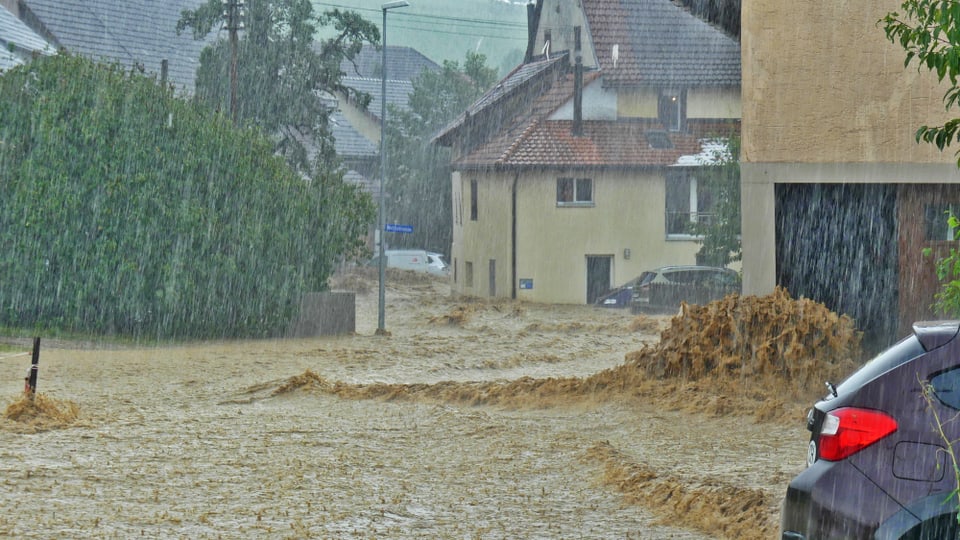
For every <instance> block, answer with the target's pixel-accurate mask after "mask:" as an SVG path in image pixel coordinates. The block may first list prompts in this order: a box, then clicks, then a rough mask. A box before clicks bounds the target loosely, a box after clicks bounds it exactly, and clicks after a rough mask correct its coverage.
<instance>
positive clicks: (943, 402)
mask: <svg viewBox="0 0 960 540" xmlns="http://www.w3.org/2000/svg"><path fill="white" fill-rule="evenodd" d="M958 331H960V322H958V321H948V322H941V321H938V322H930V323H916V324H915V325H914V326H913V334H912V335H910V336H909V337H907V338H904V339H903V340H901V341H899V342H898V343H896V344H894V345H893V346H892V347H890V348H889V349H887V350H886V351H884V352H882V353H880V354H879V355H878V356H877V357H875V358H874V359H872V360H871V361H869V362H868V363H867V364H865V365H864V366H863V367H862V368H860V369H859V370H857V371H856V372H855V373H853V375H851V376H850V377H849V378H848V379H847V380H845V381H844V382H843V384H840V385H837V386H834V385H833V384H831V383H827V389H828V393H827V396H826V397H824V398H823V399H822V400H821V401H818V402H817V403H816V404H815V405H814V406H813V409H811V410H810V413H809V414H808V416H807V429H809V430H810V431H811V437H810V443H809V446H808V450H807V465H808V467H807V468H806V469H805V470H804V471H803V472H802V473H800V474H799V475H798V476H797V477H795V478H794V479H793V481H791V482H790V485H789V487H788V488H787V495H786V498H785V499H784V502H783V508H782V513H781V522H780V525H781V539H782V540H802V539H807V540H812V539H828V538H829V539H832V538H853V539H860V538H874V539H904V540H905V539H910V540H914V539H955V538H957V534H958V530H960V529H958V526H957V506H958V498H957V494H956V493H954V490H956V489H957V478H956V476H955V474H954V463H953V461H952V460H951V457H950V453H949V452H948V451H949V450H950V447H951V443H948V442H947V441H952V442H953V444H960V443H958V442H957V441H958V439H960V339H957V333H958ZM924 388H927V389H928V392H927V393H926V394H925V393H924ZM925 396H928V397H929V400H928V398H927V397H925ZM935 415H936V416H935ZM937 417H939V422H938V421H937ZM940 426H942V429H943V433H941V432H940ZM957 450H960V448H958V449H957Z"/></svg>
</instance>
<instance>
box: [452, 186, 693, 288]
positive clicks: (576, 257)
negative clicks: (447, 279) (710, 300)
mask: <svg viewBox="0 0 960 540" xmlns="http://www.w3.org/2000/svg"><path fill="white" fill-rule="evenodd" d="M454 176H455V178H458V177H459V178H460V179H459V180H457V179H455V180H454V183H455V186H454V187H455V189H457V185H456V184H459V189H462V190H463V191H462V193H463V195H462V198H463V202H464V214H465V218H464V221H463V225H462V227H461V226H459V225H458V224H457V221H456V219H454V246H453V250H452V251H453V255H452V258H454V259H456V260H457V264H458V265H459V267H458V269H457V281H456V282H455V283H454V285H453V287H454V290H455V291H456V292H458V293H461V294H470V295H478V296H488V295H489V271H488V270H489V260H490V259H495V260H496V282H497V283H496V291H495V293H496V296H498V297H510V295H511V294H512V291H513V287H512V286H513V285H514V284H513V283H512V282H511V280H512V275H511V245H510V244H511V238H512V236H511V223H512V218H511V215H510V210H511V208H512V203H511V191H512V186H513V181H514V175H513V174H512V173H511V174H503V173H486V174H484V175H482V176H478V177H477V178H478V180H479V181H478V187H479V201H478V202H479V205H478V220H477V221H476V222H470V221H469V220H468V219H467V218H468V217H469V207H468V204H469V189H470V188H469V178H470V177H471V176H470V174H468V173H460V174H459V175H454ZM560 176H572V177H590V178H592V179H593V191H594V193H593V198H594V205H593V206H590V207H558V206H557V202H556V194H557V187H556V181H557V178H558V177H560ZM516 180H517V220H516V222H517V236H516V238H517V279H518V281H519V280H532V284H533V287H532V288H531V289H521V288H519V283H518V284H517V285H518V287H517V291H516V292H517V298H518V299H522V300H527V301H534V302H548V303H569V304H582V303H585V302H586V300H587V262H586V261H587V259H586V258H587V256H611V257H612V261H613V264H612V271H611V273H612V276H611V286H613V285H620V284H622V283H624V282H626V281H628V280H629V279H632V278H634V277H636V276H638V275H639V274H640V273H641V272H643V271H644V270H648V269H650V268H654V267H657V266H662V265H665V264H693V263H694V262H695V260H696V256H695V255H696V252H697V250H698V249H699V245H698V244H697V243H696V242H695V241H692V240H679V241H668V240H666V230H665V223H664V213H663V208H664V204H665V186H664V178H663V175H662V173H660V172H640V173H626V172H621V171H607V172H602V173H600V172H583V171H580V172H575V171H563V172H542V171H541V172H523V173H520V174H519V176H516ZM456 198H457V195H456V194H455V195H454V199H456ZM644 206H646V207H647V208H649V209H650V210H649V211H638V208H642V207H644ZM458 228H460V229H461V230H459V231H458V230H457V229H458ZM624 250H629V251H630V253H629V258H625V257H624ZM467 261H470V262H472V263H473V286H472V287H471V286H469V285H468V284H467V283H466V282H465V276H464V273H463V272H464V269H465V263H466V262H467Z"/></svg>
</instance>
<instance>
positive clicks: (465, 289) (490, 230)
mask: <svg viewBox="0 0 960 540" xmlns="http://www.w3.org/2000/svg"><path fill="white" fill-rule="evenodd" d="M472 179H477V180H478V181H477V220H476V221H471V220H470V181H471V180H472ZM510 184H511V177H509V176H507V175H503V174H488V173H475V172H472V171H466V172H460V173H454V186H453V187H454V199H455V200H456V199H457V197H458V195H459V197H460V198H462V201H463V203H462V209H463V213H462V219H461V223H460V225H458V224H457V222H456V217H455V218H454V220H455V221H454V241H453V248H452V252H453V253H452V257H456V258H457V265H458V268H457V281H456V283H454V284H453V289H454V291H456V292H458V293H460V294H466V295H473V296H484V297H486V296H489V261H490V259H494V260H496V261H497V262H496V266H497V268H496V271H497V286H496V288H497V296H507V297H508V296H510V288H509V286H510V208H511V206H510ZM454 211H455V212H456V211H457V209H456V208H455V209H454ZM455 216H456V214H455ZM467 262H472V263H473V285H472V286H471V285H470V284H468V283H467V281H466V279H465V278H466V275H465V272H464V269H465V268H466V263H467Z"/></svg>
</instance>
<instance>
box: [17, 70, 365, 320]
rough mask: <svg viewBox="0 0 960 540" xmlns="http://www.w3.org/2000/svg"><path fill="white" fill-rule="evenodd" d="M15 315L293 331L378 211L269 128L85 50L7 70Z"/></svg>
mask: <svg viewBox="0 0 960 540" xmlns="http://www.w3.org/2000/svg"><path fill="white" fill-rule="evenodd" d="M0 95H2V96H4V97H3V98H2V99H0V325H6V326H14V327H35V328H57V329H62V330H68V331H78V332H89V333H97V334H119V335H132V336H144V337H152V338H154V337H155V338H171V337H176V338H206V337H235V336H249V337H262V336H273V335H278V334H280V333H282V332H283V331H284V329H285V328H286V326H287V325H288V323H289V320H290V318H291V316H292V315H293V313H294V310H295V308H296V306H297V305H298V303H299V299H300V296H301V294H302V293H303V292H306V291H314V290H323V289H324V288H325V284H326V280H327V277H328V276H329V275H330V273H331V272H332V270H333V268H334V265H335V264H336V262H337V261H338V260H340V258H341V257H342V256H344V255H346V254H350V253H351V252H352V251H353V250H356V249H359V248H360V246H361V243H362V235H363V234H364V233H365V232H366V227H367V224H368V223H370V222H372V220H373V217H374V213H373V205H372V204H371V202H370V200H369V197H368V196H366V195H363V194H361V193H360V192H359V191H358V190H357V189H356V188H355V187H353V186H350V185H347V184H344V183H343V182H342V178H341V176H340V174H339V173H336V174H328V175H326V176H324V177H321V178H314V179H312V180H306V179H304V178H303V177H301V176H300V175H298V174H296V173H294V172H293V171H292V170H291V169H290V168H289V167H288V166H287V165H286V164H285V163H284V161H283V159H282V158H280V157H278V156H276V155H275V154H274V150H273V145H272V143H271V141H270V140H269V139H268V138H266V137H265V136H264V135H263V134H262V133H260V132H258V131H257V130H255V129H248V128H245V129H237V128H235V127H234V126H233V124H232V123H231V122H230V120H229V119H228V118H227V117H226V116H224V115H221V114H218V113H215V112H212V111H209V110H206V109H204V108H203V107H201V106H200V105H197V104H195V103H193V102H190V101H187V100H184V99H180V98H178V97H176V96H174V94H173V91H172V90H171V89H170V88H167V87H165V86H164V85H161V84H158V83H157V82H156V80H155V79H153V78H147V77H143V76H142V75H139V74H132V73H127V72H126V71H125V70H124V69H122V68H120V67H119V66H106V65H101V64H96V63H93V62H91V61H89V60H85V59H82V58H79V57H73V56H68V55H64V54H61V55H57V56H54V57H50V58H40V59H37V60H35V61H33V62H32V63H31V64H29V65H27V66H21V67H18V68H16V69H13V70H11V71H9V72H7V73H4V74H3V75H2V76H0Z"/></svg>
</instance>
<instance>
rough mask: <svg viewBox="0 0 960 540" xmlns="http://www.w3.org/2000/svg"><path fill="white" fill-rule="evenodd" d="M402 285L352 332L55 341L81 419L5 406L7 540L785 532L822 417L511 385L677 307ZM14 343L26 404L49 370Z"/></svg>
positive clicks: (13, 392) (2, 355)
mask: <svg viewBox="0 0 960 540" xmlns="http://www.w3.org/2000/svg"><path fill="white" fill-rule="evenodd" d="M395 279H397V281H398V282H397V283H391V286H390V288H389V289H388V296H387V298H388V305H387V311H386V316H387V319H386V320H387V325H386V326H387V329H388V330H389V331H390V335H389V336H375V335H374V330H375V328H376V320H377V307H376V301H377V300H376V297H377V294H376V291H375V290H372V289H371V288H370V287H369V283H367V284H366V285H365V286H357V287H356V288H357V290H358V291H359V294H358V296H357V332H356V334H355V335H352V336H344V337H329V338H314V339H298V340H264V341H231V342H216V343H197V344H186V345H185V344H179V345H173V346H159V347H128V348H124V347H117V346H116V345H110V346H107V345H97V344H89V343H87V344H80V343H74V342H62V341H61V342H57V341H45V342H44V347H43V348H42V351H41V359H40V371H39V384H38V390H39V392H40V393H41V394H42V395H43V396H45V397H48V398H51V399H52V400H54V401H56V400H59V401H60V403H61V404H68V405H71V406H75V407H77V408H78V410H79V414H78V416H77V418H76V419H75V420H72V419H71V420H69V421H65V420H63V419H57V418H46V419H44V418H43V417H42V416H41V417H40V418H38V419H36V420H35V421H33V422H30V421H23V420H20V421H16V420H12V419H11V418H8V417H4V418H0V472H2V480H0V481H2V484H3V487H2V489H0V505H2V510H0V537H4V536H6V537H16V538H131V537H145V538H191V539H196V538H253V537H255V538H397V539H413V538H458V539H460V538H469V539H473V538H491V539H494V538H498V539H499V538H509V539H515V538H516V539H522V538H639V539H647V538H649V539H659V538H677V539H703V538H770V537H773V536H774V534H775V533H776V521H777V512H778V508H779V504H780V500H781V498H782V495H783V492H784V491H785V489H786V484H787V482H788V481H789V479H790V478H791V477H792V476H793V475H794V474H796V473H797V472H799V470H800V468H802V466H803V462H804V451H805V441H804V433H805V430H804V429H803V424H802V419H798V421H797V422H759V421H756V420H755V419H754V414H753V411H749V410H746V411H739V410H736V407H734V408H733V410H730V409H729V408H727V409H724V410H723V411H722V412H719V413H718V412H717V411H714V413H697V412H696V411H691V410H685V409H683V408H681V407H677V406H665V405H664V404H663V403H662V402H661V399H660V398H657V397H652V396H657V395H660V396H662V395H663V394H657V393H652V394H648V395H649V396H651V397H648V398H645V397H644V395H643V394H631V395H608V394H607V393H606V392H604V391H602V390H594V391H592V392H588V393H586V394H585V393H584V392H582V391H578V392H571V393H570V395H566V394H564V388H566V387H565V386H563V385H558V386H557V388H553V387H551V388H552V390H550V391H547V390H544V386H543V385H529V388H528V386H523V385H516V384H513V385H511V383H516V382H517V381H526V380H527V379H528V378H530V379H537V380H539V379H544V378H555V379H557V380H558V381H561V382H562V381H564V380H570V379H576V378H585V377H589V376H590V375H592V374H595V373H598V372H601V371H603V370H606V369H609V368H614V367H616V366H618V365H621V364H622V363H623V362H624V354H625V353H627V352H630V351H634V350H637V349H640V348H642V347H643V346H644V345H645V344H650V343H655V342H656V341H657V339H658V336H659V330H660V329H662V328H664V327H665V326H666V325H667V324H668V321H669V319H668V318H666V317H660V318H651V319H649V320H647V321H645V323H644V324H638V321H637V318H636V317H635V316H633V315H630V314H629V313H624V312H622V311H619V310H604V309H597V308H592V307H589V306H545V305H534V304H524V303H515V302H513V303H512V302H505V301H504V302H481V301H468V300H465V299H459V300H458V299H454V298H451V297H449V294H448V290H447V288H446V287H445V285H444V284H443V283H441V282H437V281H431V280H420V279H412V278H408V279H406V280H404V279H402V278H395ZM357 283H359V282H357ZM350 284H352V285H356V283H353V282H351V283H350ZM374 287H375V282H374ZM7 341H8V342H9V343H17V344H22V345H23V347H25V349H24V351H20V350H18V349H17V347H16V346H14V347H10V348H8V349H5V350H4V351H3V352H0V398H5V399H6V402H7V403H6V404H4V405H5V406H7V405H8V404H11V403H15V402H17V401H18V400H19V399H21V391H22V388H23V378H24V376H25V375H26V372H27V368H28V367H29V363H30V357H29V355H28V354H23V353H24V352H25V351H26V350H27V349H28V348H29V344H28V343H26V342H24V341H13V340H7ZM684 388H686V387H684V386H677V387H676V391H677V392H682V391H684ZM438 389H442V391H438ZM530 389H536V391H534V390H530ZM506 392H510V395H509V396H507V397H508V398H509V399H507V398H505V397H504V395H503V394H504V393H506Z"/></svg>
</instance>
